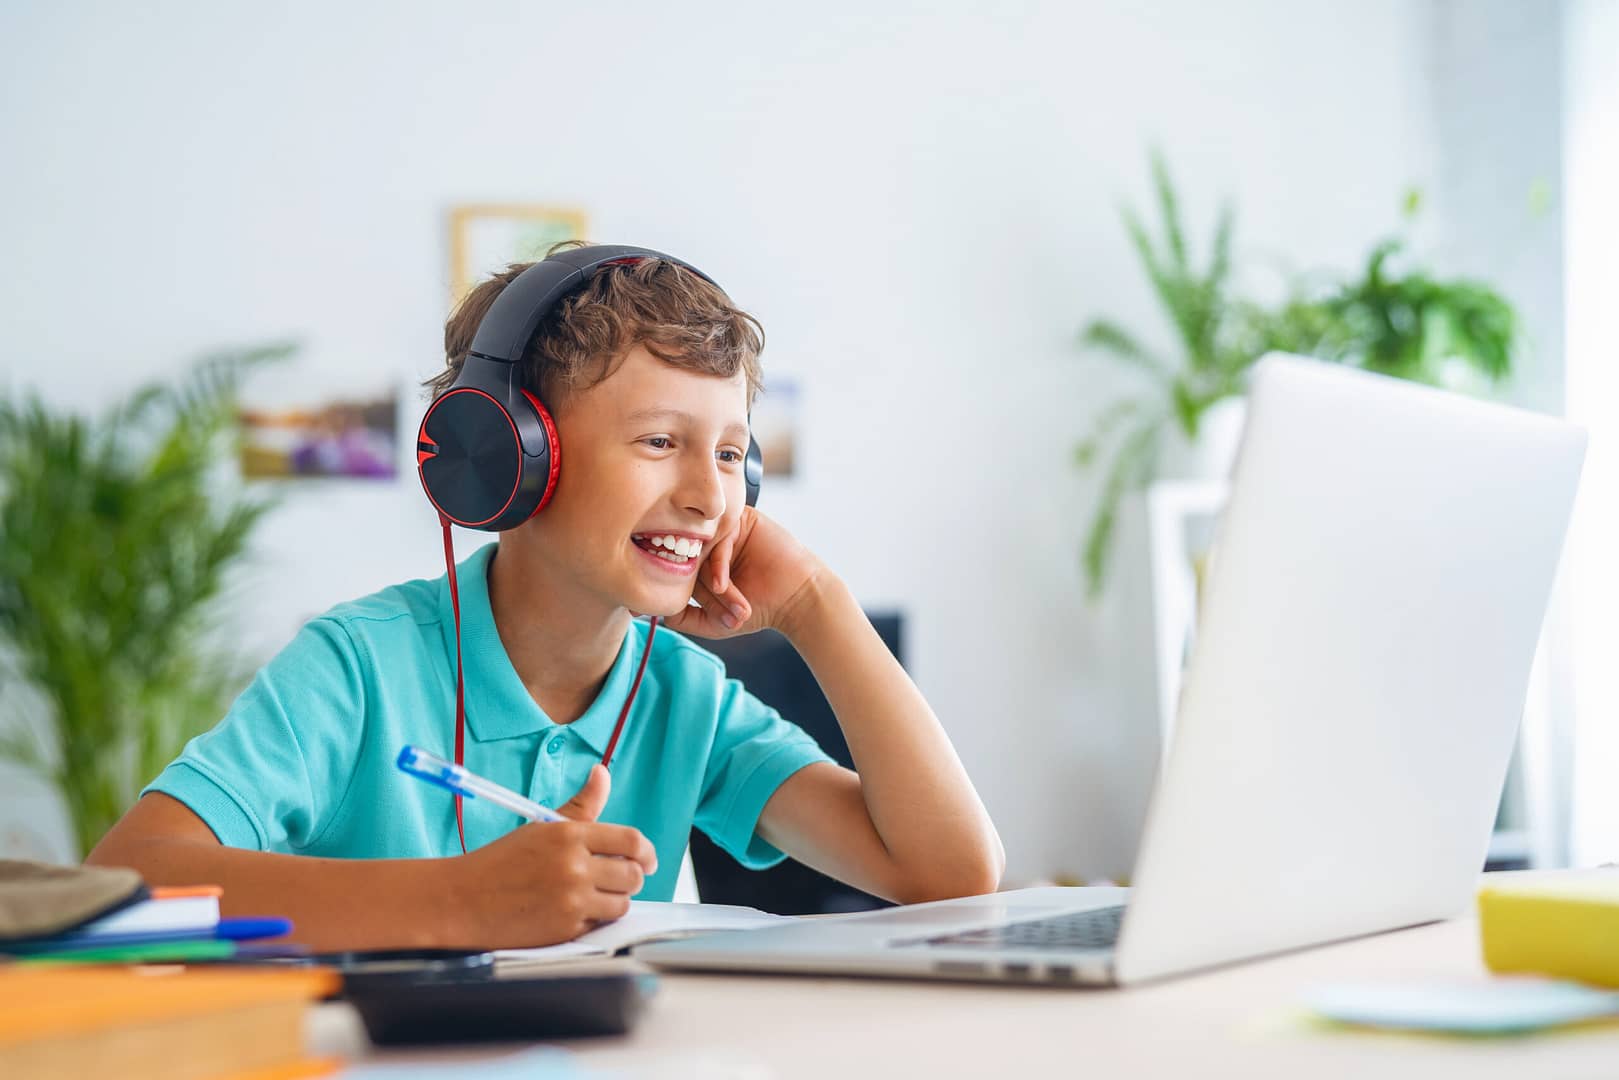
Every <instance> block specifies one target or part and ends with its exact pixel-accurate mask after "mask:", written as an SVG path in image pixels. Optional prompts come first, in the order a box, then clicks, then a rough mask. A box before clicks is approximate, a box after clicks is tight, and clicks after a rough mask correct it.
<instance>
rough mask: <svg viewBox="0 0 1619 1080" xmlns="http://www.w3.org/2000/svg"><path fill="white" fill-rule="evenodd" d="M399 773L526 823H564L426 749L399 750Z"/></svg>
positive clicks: (544, 810) (549, 813)
mask: <svg viewBox="0 0 1619 1080" xmlns="http://www.w3.org/2000/svg"><path fill="white" fill-rule="evenodd" d="M397 764H398V766H399V768H400V771H402V772H406V773H409V774H410V775H411V776H414V777H416V778H417V779H420V780H426V781H427V782H428V783H429V784H437V785H438V786H439V787H441V788H447V789H448V790H450V791H453V792H455V793H456V794H457V795H460V796H461V797H462V798H466V799H483V800H484V801H485V802H492V803H494V804H495V805H496V806H500V807H504V808H505V809H507V810H510V811H511V812H512V813H514V814H518V815H520V816H522V817H526V818H528V820H530V821H566V820H567V818H565V817H563V816H562V815H561V814H559V813H557V812H556V811H555V810H551V809H549V808H547V807H544V806H541V805H540V804H539V803H537V802H535V801H534V800H533V799H525V798H523V796H521V795H519V794H517V792H515V791H512V790H510V789H508V788H503V787H501V786H500V785H499V784H497V783H495V782H494V781H493V780H485V779H484V778H483V777H481V776H479V775H477V774H476V773H470V772H468V771H467V770H466V769H464V768H462V767H461V766H460V765H457V764H456V763H455V762H453V761H445V760H444V759H443V758H441V757H438V756H437V755H434V754H429V753H428V752H427V751H426V750H418V749H416V748H415V747H414V746H407V747H405V748H404V749H403V750H401V751H399V760H398V762H397Z"/></svg>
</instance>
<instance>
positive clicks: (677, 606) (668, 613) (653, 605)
mask: <svg viewBox="0 0 1619 1080" xmlns="http://www.w3.org/2000/svg"><path fill="white" fill-rule="evenodd" d="M690 599H691V593H689V592H688V593H687V594H686V595H685V596H647V597H644V598H642V599H641V600H640V601H639V602H637V603H632V604H630V605H629V609H630V610H631V611H633V612H635V613H636V614H638V615H656V616H657V617H658V618H660V619H668V618H672V617H674V616H676V615H679V614H680V613H681V612H682V611H685V610H686V608H687V606H688V603H687V601H689V600H690Z"/></svg>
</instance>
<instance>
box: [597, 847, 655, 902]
mask: <svg viewBox="0 0 1619 1080" xmlns="http://www.w3.org/2000/svg"><path fill="white" fill-rule="evenodd" d="M592 861H593V862H594V863H595V864H596V865H595V866H594V867H592V868H591V870H592V874H591V876H592V877H593V878H594V879H595V882H596V888H598V889H600V890H601V891H602V892H609V893H626V894H628V895H630V896H634V895H635V894H636V893H638V892H640V891H641V887H642V886H643V885H645V884H646V871H645V870H643V869H642V868H641V864H640V863H638V862H636V861H635V860H634V859H619V858H608V857H606V856H598V857H596V858H595V859H593V860H592Z"/></svg>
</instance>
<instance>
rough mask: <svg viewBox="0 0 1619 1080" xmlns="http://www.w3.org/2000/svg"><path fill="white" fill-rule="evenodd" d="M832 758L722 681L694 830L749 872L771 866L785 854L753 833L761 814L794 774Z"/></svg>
mask: <svg viewBox="0 0 1619 1080" xmlns="http://www.w3.org/2000/svg"><path fill="white" fill-rule="evenodd" d="M831 760H832V759H831V758H830V757H828V756H827V754H826V752H825V751H823V750H822V749H821V748H820V746H818V745H817V744H816V742H815V740H814V739H812V738H810V737H809V735H807V734H806V733H805V732H804V730H803V729H802V728H800V727H799V726H798V725H796V724H793V723H791V722H789V721H787V720H785V719H783V718H782V715H781V714H780V713H778V712H777V711H776V710H775V709H773V708H771V707H770V706H768V705H766V704H765V703H764V702H762V701H760V700H759V699H758V698H756V697H754V696H753V695H752V694H750V693H748V692H747V690H746V689H744V688H743V686H742V684H741V683H740V682H738V681H737V680H735V679H727V680H725V683H724V687H723V689H722V691H721V693H720V709H719V724H718V727H717V729H716V731H715V735H714V742H713V747H712V749H711V751H710V753H709V757H708V766H707V768H706V770H705V772H704V775H703V790H702V796H701V798H700V799H699V801H698V804H697V820H696V824H697V827H698V828H700V829H702V830H703V832H705V833H706V834H708V836H709V838H710V839H712V840H713V841H714V843H716V844H718V845H719V846H720V847H721V848H724V849H725V851H726V852H728V853H729V854H730V855H731V857H732V858H734V859H736V861H737V862H739V863H741V864H742V865H743V866H745V867H747V868H748V869H750V870H763V869H766V868H767V867H771V866H774V865H776V864H777V863H779V862H781V861H782V859H784V858H786V856H785V855H784V854H782V852H780V851H778V850H777V849H776V848H775V847H773V846H771V845H770V844H768V843H766V842H765V841H764V840H763V839H762V838H760V837H759V836H757V835H755V832H754V830H755V829H756V828H757V827H758V824H759V814H760V812H761V811H763V810H764V807H765V803H767V802H769V801H770V796H772V795H774V794H775V793H776V789H777V788H779V787H780V786H781V785H782V782H783V781H785V780H786V779H787V778H788V777H789V776H791V775H793V773H795V772H797V771H798V770H799V769H802V768H803V767H804V766H806V765H811V764H814V763H815V762H817V761H831Z"/></svg>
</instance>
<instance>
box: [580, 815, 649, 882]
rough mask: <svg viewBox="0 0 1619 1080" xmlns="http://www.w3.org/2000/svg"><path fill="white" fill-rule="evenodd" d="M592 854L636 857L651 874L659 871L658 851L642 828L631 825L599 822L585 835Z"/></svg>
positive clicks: (627, 857)
mask: <svg viewBox="0 0 1619 1080" xmlns="http://www.w3.org/2000/svg"><path fill="white" fill-rule="evenodd" d="M585 846H586V847H588V848H590V853H591V854H592V855H617V856H619V857H621V858H625V859H634V860H635V861H636V862H638V863H640V864H641V868H642V869H643V870H645V871H646V872H647V873H649V874H656V873H657V872H658V851H657V849H656V848H654V847H653V846H652V841H650V840H648V839H647V838H646V837H645V836H644V835H643V834H642V832H641V830H640V829H637V828H635V827H634V826H631V825H602V824H598V825H597V826H596V827H595V828H593V829H591V830H590V832H589V834H588V835H587V836H586V837H585Z"/></svg>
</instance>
